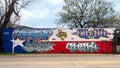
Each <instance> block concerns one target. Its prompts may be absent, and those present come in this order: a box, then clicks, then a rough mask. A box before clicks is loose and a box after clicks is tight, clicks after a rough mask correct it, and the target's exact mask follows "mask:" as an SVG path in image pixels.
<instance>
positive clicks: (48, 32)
mask: <svg viewBox="0 0 120 68" xmlns="http://www.w3.org/2000/svg"><path fill="white" fill-rule="evenodd" d="M52 34H53V31H52V29H50V28H47V29H30V28H22V29H19V28H16V29H15V30H14V33H13V36H14V38H18V37H19V38H20V39H27V38H28V37H29V38H31V39H34V40H36V39H39V40H48V39H49V37H50V36H52Z"/></svg>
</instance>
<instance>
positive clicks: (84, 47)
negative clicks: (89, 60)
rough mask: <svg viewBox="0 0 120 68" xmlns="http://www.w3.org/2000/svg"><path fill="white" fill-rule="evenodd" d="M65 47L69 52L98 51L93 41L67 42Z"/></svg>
mask: <svg viewBox="0 0 120 68" xmlns="http://www.w3.org/2000/svg"><path fill="white" fill-rule="evenodd" d="M66 48H67V49H69V50H70V51H71V52H76V51H80V52H98V45H97V44H96V43H95V42H86V43H68V44H67V46H66Z"/></svg>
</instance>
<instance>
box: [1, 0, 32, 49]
mask: <svg viewBox="0 0 120 68" xmlns="http://www.w3.org/2000/svg"><path fill="white" fill-rule="evenodd" d="M29 3H31V0H0V51H1V48H2V47H1V44H2V28H7V27H11V26H13V25H14V24H15V23H16V22H17V21H18V20H20V17H21V16H20V11H21V10H22V9H23V8H25V7H26V6H27V5H28V4H29Z"/></svg>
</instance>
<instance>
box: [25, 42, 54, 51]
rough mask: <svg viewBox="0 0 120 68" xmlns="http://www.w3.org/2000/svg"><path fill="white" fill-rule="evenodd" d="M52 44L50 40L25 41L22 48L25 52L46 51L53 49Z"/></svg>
mask: <svg viewBox="0 0 120 68" xmlns="http://www.w3.org/2000/svg"><path fill="white" fill-rule="evenodd" d="M53 46H54V44H53V43H51V42H26V44H25V46H24V47H23V49H24V50H25V51H27V52H34V51H38V52H47V51H50V50H54V48H53Z"/></svg>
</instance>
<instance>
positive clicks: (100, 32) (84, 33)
mask: <svg viewBox="0 0 120 68" xmlns="http://www.w3.org/2000/svg"><path fill="white" fill-rule="evenodd" d="M73 34H75V35H78V36H79V37H80V38H85V39H99V38H100V37H104V38H109V36H108V35H111V33H110V32H108V31H106V30H105V29H90V30H89V29H77V32H75V33H73Z"/></svg>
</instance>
